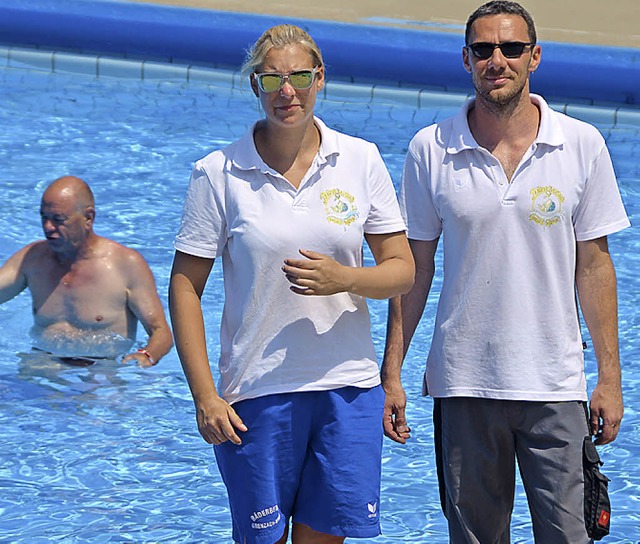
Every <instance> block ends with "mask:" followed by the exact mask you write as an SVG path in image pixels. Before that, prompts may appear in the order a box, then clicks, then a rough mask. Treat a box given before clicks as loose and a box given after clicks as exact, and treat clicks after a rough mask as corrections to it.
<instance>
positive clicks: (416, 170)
mask: <svg viewBox="0 0 640 544" xmlns="http://www.w3.org/2000/svg"><path fill="white" fill-rule="evenodd" d="M424 152H425V150H424V148H423V147H421V145H420V143H419V142H418V141H417V140H416V139H415V138H414V140H413V141H412V142H411V144H410V146H409V151H408V152H407V157H406V159H405V163H404V169H403V172H402V183H401V186H400V209H401V211H402V215H403V217H404V220H405V222H406V224H407V229H408V232H407V235H408V237H409V238H410V239H412V240H422V241H429V240H435V239H436V238H438V236H440V233H441V232H442V221H441V220H440V217H439V214H438V212H437V210H436V207H435V205H434V203H433V194H432V189H431V187H432V183H431V180H430V179H429V172H428V170H427V163H426V160H425V159H424Z"/></svg>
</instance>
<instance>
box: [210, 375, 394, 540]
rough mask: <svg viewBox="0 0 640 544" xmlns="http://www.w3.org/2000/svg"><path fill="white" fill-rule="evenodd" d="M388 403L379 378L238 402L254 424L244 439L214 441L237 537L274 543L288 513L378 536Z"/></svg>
mask: <svg viewBox="0 0 640 544" xmlns="http://www.w3.org/2000/svg"><path fill="white" fill-rule="evenodd" d="M383 405H384V391H383V390H382V387H381V386H377V387H374V388H372V389H359V388H356V387H344V388H341V389H336V390H332V391H310V392H302V393H284V394H279V395H267V396H264V397H259V398H256V399H249V400H245V401H240V402H238V403H236V404H234V405H233V407H234V409H235V411H236V412H237V413H238V415H239V416H240V417H241V418H242V420H243V421H244V423H245V425H246V426H247V427H248V429H249V430H248V431H247V432H246V433H242V435H241V438H242V445H240V446H236V445H235V444H233V443H232V442H224V443H223V444H220V445H218V446H214V451H215V454H216V459H217V461H218V467H219V469H220V473H221V474H222V479H223V480H224V483H225V485H226V486H227V490H228V493H229V504H230V506H231V516H232V518H233V539H234V541H235V542H242V543H245V542H246V543H247V544H254V543H255V544H273V543H274V542H275V541H277V540H278V539H279V538H281V537H282V535H283V534H284V531H285V527H286V526H287V524H288V522H289V519H293V521H294V523H304V524H305V525H308V526H309V527H311V528H312V529H314V530H316V531H319V532H321V533H327V534H331V535H336V536H345V537H356V538H357V537H361V538H372V537H376V536H378V535H379V534H380V515H379V505H380V472H381V457H382V412H383Z"/></svg>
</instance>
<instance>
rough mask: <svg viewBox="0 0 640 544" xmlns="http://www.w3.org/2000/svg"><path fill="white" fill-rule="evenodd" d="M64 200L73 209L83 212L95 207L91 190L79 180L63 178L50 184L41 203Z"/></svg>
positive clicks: (68, 177)
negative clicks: (71, 205)
mask: <svg viewBox="0 0 640 544" xmlns="http://www.w3.org/2000/svg"><path fill="white" fill-rule="evenodd" d="M60 199H62V200H65V201H66V202H68V203H70V204H73V206H74V208H75V209H77V210H78V211H80V212H83V211H84V210H86V209H87V208H94V207H95V199H94V197H93V192H92V191H91V188H90V187H89V186H88V185H87V184H86V183H85V182H84V181H83V180H81V179H80V178H77V177H75V176H63V177H61V178H58V179H56V180H55V181H53V182H51V183H50V184H49V186H48V187H47V188H46V189H45V191H44V193H43V194H42V201H43V202H44V201H45V200H60Z"/></svg>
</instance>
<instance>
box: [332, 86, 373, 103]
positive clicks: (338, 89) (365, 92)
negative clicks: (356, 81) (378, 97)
mask: <svg viewBox="0 0 640 544" xmlns="http://www.w3.org/2000/svg"><path fill="white" fill-rule="evenodd" d="M324 97H325V98H330V99H331V100H340V99H351V100H353V99H356V100H360V101H365V102H370V101H371V100H372V97H373V87H372V86H371V85H353V84H351V83H343V82H341V81H328V82H327V83H326V85H325V86H324Z"/></svg>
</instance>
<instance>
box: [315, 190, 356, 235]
mask: <svg viewBox="0 0 640 544" xmlns="http://www.w3.org/2000/svg"><path fill="white" fill-rule="evenodd" d="M320 198H321V199H322V202H323V204H324V210H325V212H326V214H327V221H329V222H330V223H336V224H337V225H343V226H345V227H346V226H349V225H351V223H353V222H354V221H355V220H356V219H357V218H358V215H359V214H358V208H357V207H356V205H355V203H354V201H355V197H354V196H352V195H350V194H349V193H347V192H346V191H341V190H340V189H329V190H328V191H323V192H322V193H321V194H320Z"/></svg>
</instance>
